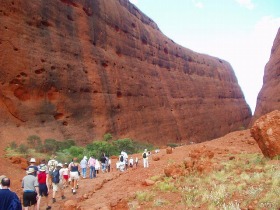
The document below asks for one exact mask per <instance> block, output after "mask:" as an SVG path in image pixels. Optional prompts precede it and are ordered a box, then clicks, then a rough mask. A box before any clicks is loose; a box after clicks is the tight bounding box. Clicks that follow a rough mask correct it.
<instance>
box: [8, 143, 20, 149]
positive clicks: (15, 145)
mask: <svg viewBox="0 0 280 210" xmlns="http://www.w3.org/2000/svg"><path fill="white" fill-rule="evenodd" d="M9 147H10V148H11V149H13V150H15V149H17V147H18V145H17V143H16V142H15V141H12V142H11V143H10V144H9Z"/></svg>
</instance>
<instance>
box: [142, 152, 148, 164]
mask: <svg viewBox="0 0 280 210" xmlns="http://www.w3.org/2000/svg"><path fill="white" fill-rule="evenodd" d="M148 156H149V153H148V152H147V149H145V150H144V152H143V153H142V157H143V165H144V168H148V167H149V160H148Z"/></svg>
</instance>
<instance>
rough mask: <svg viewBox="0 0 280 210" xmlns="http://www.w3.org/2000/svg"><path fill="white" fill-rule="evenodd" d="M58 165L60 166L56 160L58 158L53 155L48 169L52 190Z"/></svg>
mask: <svg viewBox="0 0 280 210" xmlns="http://www.w3.org/2000/svg"><path fill="white" fill-rule="evenodd" d="M57 164H58V162H57V160H56V156H55V155H52V156H51V159H50V160H49V161H48V169H47V171H48V173H49V180H48V183H49V187H50V188H52V173H53V171H54V170H55V169H56V166H57Z"/></svg>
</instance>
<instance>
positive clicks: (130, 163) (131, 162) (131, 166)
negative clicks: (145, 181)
mask: <svg viewBox="0 0 280 210" xmlns="http://www.w3.org/2000/svg"><path fill="white" fill-rule="evenodd" d="M129 167H130V168H133V157H130V159H129Z"/></svg>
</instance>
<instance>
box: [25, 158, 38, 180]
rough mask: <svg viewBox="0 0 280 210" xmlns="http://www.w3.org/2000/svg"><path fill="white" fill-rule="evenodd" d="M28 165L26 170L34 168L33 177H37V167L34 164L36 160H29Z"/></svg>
mask: <svg viewBox="0 0 280 210" xmlns="http://www.w3.org/2000/svg"><path fill="white" fill-rule="evenodd" d="M29 163H30V165H29V166H28V167H27V169H26V170H28V169H29V168H34V171H35V172H34V176H37V172H38V171H39V169H38V167H37V166H36V165H35V163H36V160H35V158H30V161H29Z"/></svg>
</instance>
